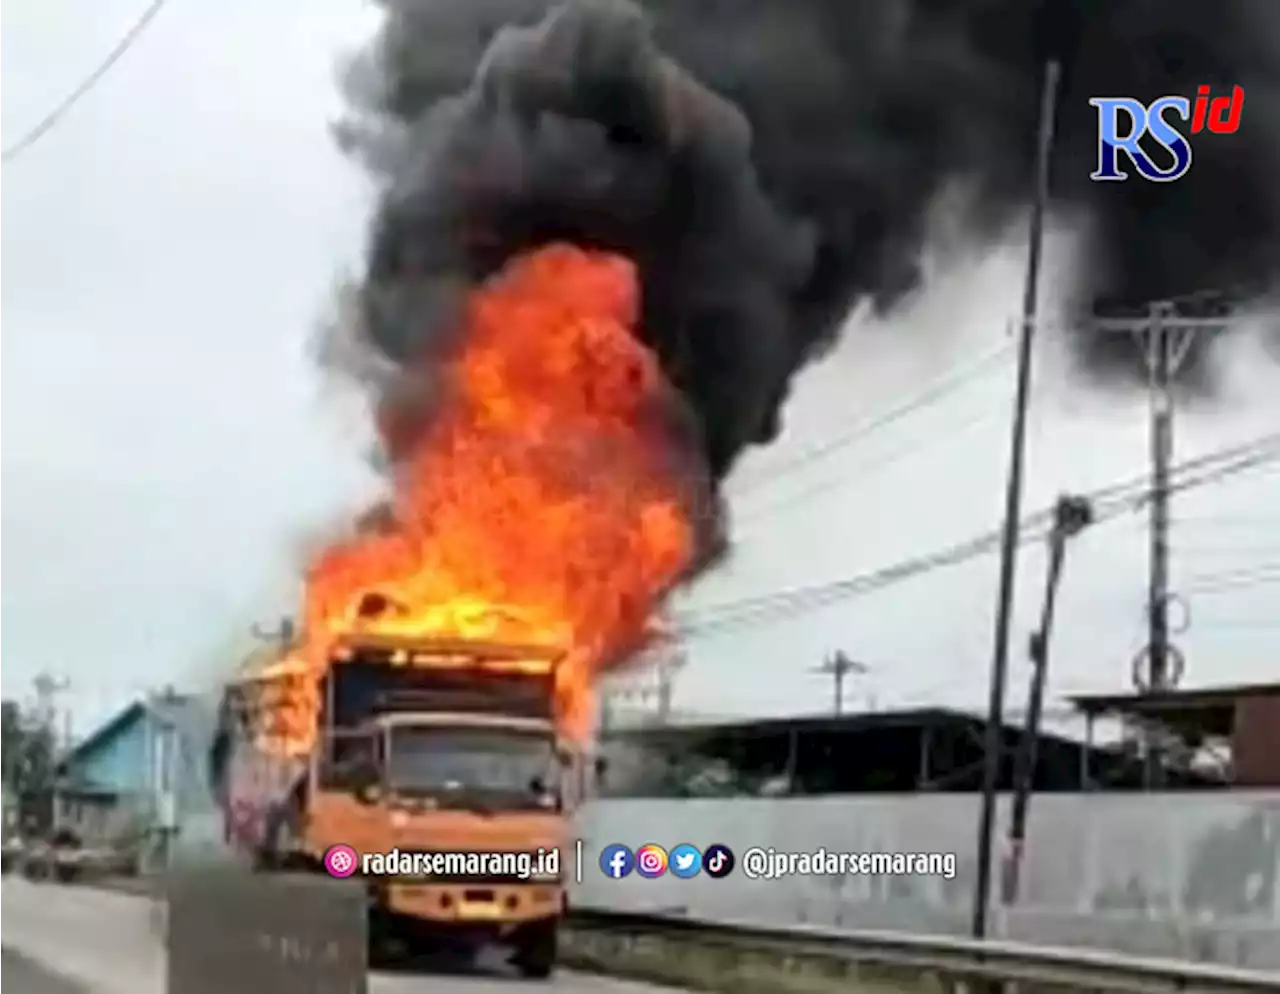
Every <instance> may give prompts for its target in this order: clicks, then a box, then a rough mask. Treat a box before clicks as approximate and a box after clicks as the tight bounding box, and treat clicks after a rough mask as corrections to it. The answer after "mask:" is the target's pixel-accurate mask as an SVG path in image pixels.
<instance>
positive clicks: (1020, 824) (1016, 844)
mask: <svg viewBox="0 0 1280 994" xmlns="http://www.w3.org/2000/svg"><path fill="white" fill-rule="evenodd" d="M1092 519H1093V514H1092V510H1091V508H1090V506H1089V504H1088V502H1087V501H1086V500H1084V499H1083V498H1078V497H1061V498H1059V500H1058V505H1057V508H1056V513H1055V516H1054V524H1053V531H1052V532H1051V533H1050V536H1049V569H1048V572H1047V574H1046V577H1045V591H1044V604H1043V606H1042V607H1041V610H1040V627H1039V628H1038V629H1037V630H1036V631H1035V632H1034V633H1033V634H1032V636H1031V663H1032V669H1031V687H1030V689H1029V691H1028V694H1027V719H1026V724H1025V725H1024V726H1023V729H1022V740H1021V742H1020V743H1019V747H1018V753H1017V757H1016V759H1015V762H1014V774H1013V781H1014V794H1013V810H1012V811H1011V812H1010V814H1009V849H1008V861H1007V862H1006V863H1005V873H1004V881H1003V884H1004V885H1003V887H1002V889H1001V899H1002V901H1003V902H1004V903H1005V904H1012V903H1013V902H1014V901H1016V900H1017V898H1018V885H1019V882H1020V877H1021V870H1022V857H1023V854H1024V851H1025V846H1026V839H1027V820H1028V818H1029V816H1030V813H1031V792H1032V789H1033V788H1034V786H1035V776H1036V764H1037V762H1038V759H1039V745H1040V719H1041V716H1042V715H1043V713H1044V691H1045V684H1046V682H1047V680H1048V673H1049V642H1050V639H1051V638H1052V636H1053V621H1054V611H1055V608H1056V607H1057V602H1058V587H1059V584H1060V583H1061V581H1062V566H1063V561H1064V559H1065V557H1066V551H1067V539H1069V538H1071V537H1072V536H1073V535H1075V534H1076V533H1077V532H1079V531H1080V530H1081V529H1082V528H1084V527H1085V526H1086V525H1088V524H1089V523H1090V522H1091V521H1092Z"/></svg>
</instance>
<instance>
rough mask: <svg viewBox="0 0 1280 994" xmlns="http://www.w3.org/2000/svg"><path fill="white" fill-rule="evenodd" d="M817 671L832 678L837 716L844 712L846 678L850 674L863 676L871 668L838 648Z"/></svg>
mask: <svg viewBox="0 0 1280 994" xmlns="http://www.w3.org/2000/svg"><path fill="white" fill-rule="evenodd" d="M815 672H817V673H823V674H828V675H830V676H831V678H832V684H833V691H834V695H835V696H834V700H833V702H832V703H833V705H834V708H835V714H836V716H837V717H839V716H840V715H842V714H844V679H845V677H847V676H848V675H849V674H851V673H852V674H855V675H857V676H863V675H865V674H866V673H868V672H869V668H868V667H867V665H866V664H865V663H860V662H858V661H857V660H854V659H850V658H849V657H848V656H847V655H846V654H845V653H844V650H837V651H836V652H835V653H833V654H832V655H830V656H828V657H827V658H826V660H825V661H824V662H823V664H822V665H821V666H819V667H818V668H817V670H816V671H815Z"/></svg>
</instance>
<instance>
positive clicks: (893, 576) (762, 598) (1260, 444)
mask: <svg viewBox="0 0 1280 994" xmlns="http://www.w3.org/2000/svg"><path fill="white" fill-rule="evenodd" d="M1277 459H1280V433H1269V434H1267V435H1264V436H1261V437H1260V438H1258V439H1255V440H1253V441H1252V442H1248V443H1243V444H1241V445H1235V446H1227V447H1224V448H1221V449H1218V450H1214V451H1213V452H1210V453H1206V454H1204V455H1202V456H1198V457H1195V458H1193V459H1189V460H1186V461H1184V462H1182V463H1180V464H1178V465H1176V466H1175V467H1173V469H1172V471H1171V476H1174V475H1181V474H1188V473H1190V471H1193V470H1197V469H1200V470H1202V472H1201V473H1200V474H1199V475H1194V474H1193V475H1188V476H1187V478H1186V479H1178V480H1177V481H1176V482H1171V484H1170V485H1169V487H1168V488H1167V489H1168V490H1169V492H1170V493H1173V492H1177V491H1181V490H1189V489H1194V488H1196V487H1200V486H1205V485H1207V484H1209V483H1213V482H1217V481H1220V480H1223V479H1226V478H1227V477H1230V476H1234V475H1237V474H1239V473H1242V472H1244V471H1246V470H1248V469H1252V468H1255V467H1259V466H1262V465H1265V464H1267V463H1269V462H1272V461H1275V460H1277ZM1218 463H1221V465H1215V464H1218ZM1206 467H1208V468H1206ZM1150 480H1151V474H1150V473H1149V472H1148V473H1144V474H1142V475H1141V476H1138V477H1136V478H1132V479H1130V480H1127V481H1124V482H1121V483H1117V484H1113V485H1110V486H1107V487H1103V488H1100V489H1098V490H1094V491H1092V492H1090V493H1088V494H1086V495H1085V496H1087V497H1088V498H1089V499H1090V500H1091V501H1092V502H1093V503H1094V507H1095V524H1100V523H1102V522H1103V521H1105V520H1110V519H1112V518H1115V517H1118V516H1119V515H1121V514H1123V513H1125V512H1126V511H1135V510H1138V509H1139V508H1141V507H1142V506H1144V505H1145V504H1146V503H1147V502H1148V501H1149V500H1150V498H1151V494H1152V492H1153V491H1152V490H1151V488H1150ZM1053 516H1054V508H1053V507H1049V508H1044V509H1042V510H1040V511H1037V512H1035V513H1034V514H1032V515H1029V516H1028V517H1026V518H1024V519H1023V521H1022V522H1021V523H1020V525H1019V534H1018V544H1019V545H1022V544H1025V543H1027V542H1030V541H1033V540H1043V539H1044V538H1045V537H1047V535H1048V533H1049V530H1050V528H1051V527H1052V522H1053ZM1000 537H1001V531H1000V530H999V529H995V530H992V531H990V532H986V533H983V534H981V535H978V536H975V537H974V538H971V539H968V540H966V541H963V542H960V543H957V544H955V545H952V546H948V547H946V548H944V549H942V550H939V551H938V552H934V553H930V554H927V555H924V556H918V557H913V558H910V559H907V560H903V561H900V562H898V563H896V564H894V565H891V566H888V567H885V568H883V569H879V570H874V571H872V572H870V573H865V574H861V575H859V576H855V577H851V578H849V579H846V580H838V581H835V582H832V583H825V584H818V585H814V586H808V587H798V588H793V589H791V590H784V591H779V592H775V593H772V594H764V595H759V596H756V597H749V598H743V599H741V600H737V601H730V602H726V603H723V604H719V605H714V606H712V607H710V608H707V609H704V610H702V611H695V612H691V613H690V614H689V615H686V616H685V617H684V618H677V619H676V623H677V626H678V629H679V631H680V634H682V635H706V634H710V633H712V632H718V631H720V630H723V629H724V628H726V627H729V628H736V627H740V626H746V625H751V624H755V623H757V622H759V621H761V620H768V619H769V618H771V617H773V616H774V615H776V614H779V613H781V614H783V615H784V616H787V615H793V614H798V613H801V612H805V611H810V610H814V609H817V608H821V607H825V606H827V605H828V604H831V603H835V602H838V601H841V600H845V599H848V598H851V597H855V596H859V595H862V594H866V593H870V592H873V591H876V590H880V589H883V588H885V587H888V586H891V585H894V584H897V583H900V582H902V581H904V580H907V579H911V578H914V577H916V576H919V575H922V574H924V573H929V572H933V571H934V570H936V569H940V568H943V567H945V566H952V565H956V564H958V563H962V562H966V561H968V560H970V559H973V558H976V557H977V556H980V555H983V554H984V553H987V552H990V551H993V550H994V549H996V548H998V547H999V544H1000Z"/></svg>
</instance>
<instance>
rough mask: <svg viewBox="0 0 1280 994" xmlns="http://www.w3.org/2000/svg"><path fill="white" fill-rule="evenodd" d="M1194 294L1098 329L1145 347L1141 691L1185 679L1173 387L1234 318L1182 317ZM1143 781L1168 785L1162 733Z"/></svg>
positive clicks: (1102, 322)
mask: <svg viewBox="0 0 1280 994" xmlns="http://www.w3.org/2000/svg"><path fill="white" fill-rule="evenodd" d="M1202 296H1204V295H1200V294H1193V295H1190V296H1188V297H1185V298H1178V299H1175V300H1160V301H1153V302H1151V303H1149V304H1148V305H1147V313H1146V316H1145V317H1139V318H1118V319H1117V318H1102V319H1099V320H1096V321H1094V322H1093V324H1092V327H1093V329H1094V330H1095V331H1102V332H1119V333H1124V334H1130V335H1134V336H1135V337H1137V338H1138V339H1139V340H1140V341H1141V342H1142V344H1143V346H1144V354H1145V358H1146V364H1147V372H1148V395H1149V408H1150V425H1151V427H1150V460H1151V507H1150V534H1149V550H1148V559H1149V567H1148V576H1147V581H1148V582H1147V645H1146V647H1145V648H1144V649H1143V650H1142V653H1141V654H1140V657H1139V660H1138V665H1137V666H1136V667H1135V672H1134V682H1135V684H1136V685H1137V689H1138V690H1139V691H1140V692H1142V693H1147V694H1159V693H1162V692H1165V691H1168V690H1172V689H1173V688H1174V687H1175V686H1176V685H1177V683H1178V680H1179V678H1180V676H1181V672H1180V671H1181V665H1180V660H1181V659H1182V656H1181V654H1180V652H1179V651H1178V649H1177V647H1176V646H1173V645H1172V644H1171V643H1170V639H1169V604H1170V601H1171V600H1173V597H1172V595H1171V592H1170V589H1169V588H1170V582H1169V496H1170V493H1171V488H1170V480H1169V469H1170V466H1171V465H1172V463H1173V406H1174V383H1175V381H1176V379H1177V376H1178V372H1179V370H1180V369H1181V368H1182V365H1183V362H1184V361H1185V360H1186V357H1187V354H1188V353H1189V352H1190V351H1191V345H1192V343H1193V342H1194V340H1195V337H1196V335H1197V333H1210V334H1211V333H1215V332H1219V331H1222V330H1223V329H1224V328H1225V327H1226V326H1227V325H1228V324H1229V323H1230V320H1231V319H1230V318H1229V317H1228V316H1226V315H1224V316H1222V317H1183V316H1182V315H1181V314H1180V304H1183V305H1188V306H1192V307H1194V306H1195V304H1196V302H1197V300H1198V298H1200V297H1202ZM1144 736H1145V739H1146V743H1145V745H1146V749H1145V753H1146V755H1145V759H1144V774H1143V780H1144V782H1145V784H1146V786H1147V787H1148V788H1149V789H1150V788H1159V787H1161V786H1163V785H1164V779H1165V768H1164V761H1163V758H1162V756H1161V750H1160V744H1159V733H1158V732H1157V731H1156V730H1155V729H1151V728H1149V729H1147V730H1146V731H1145V733H1144Z"/></svg>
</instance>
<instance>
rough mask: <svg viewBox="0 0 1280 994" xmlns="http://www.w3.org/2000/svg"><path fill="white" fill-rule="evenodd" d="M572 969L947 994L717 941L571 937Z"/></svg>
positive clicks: (688, 984) (897, 977) (766, 992)
mask: <svg viewBox="0 0 1280 994" xmlns="http://www.w3.org/2000/svg"><path fill="white" fill-rule="evenodd" d="M561 956H562V959H563V962H564V965H565V966H567V967H572V968H574V969H578V970H582V971H584V972H589V973H599V974H604V975H607V976H612V977H627V978H630V979H634V980H642V981H646V982H648V983H654V984H663V985H670V986H673V987H680V988H686V989H689V990H696V991H708V992H715V994H719V992H724V994H849V992H850V991H856V992H857V994H904V992H910V994H942V992H944V991H947V990H949V987H948V986H947V985H946V984H944V983H943V981H942V979H941V978H940V977H939V976H938V975H937V974H933V973H929V972H928V971H923V972H922V971H920V970H911V969H906V968H900V969H896V970H894V969H889V968H885V967H872V966H868V965H865V964H856V963H851V962H849V961H847V960H842V959H838V958H835V957H824V956H815V955H807V954H806V955H801V954H780V953H778V952H776V951H773V950H747V949H743V948H741V947H738V946H734V945H731V944H727V943H721V942H717V941H715V940H714V938H710V937H703V938H698V939H694V938H693V937H692V936H688V935H685V936H678V937H673V936H661V935H634V934H627V933H625V932H619V933H611V932H604V931H599V930H596V929H592V928H581V927H574V925H573V924H572V923H570V924H569V926H568V928H566V929H565V933H564V936H563V939H562V943H561Z"/></svg>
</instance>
